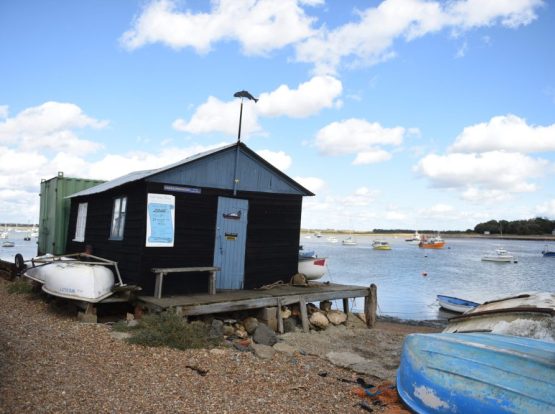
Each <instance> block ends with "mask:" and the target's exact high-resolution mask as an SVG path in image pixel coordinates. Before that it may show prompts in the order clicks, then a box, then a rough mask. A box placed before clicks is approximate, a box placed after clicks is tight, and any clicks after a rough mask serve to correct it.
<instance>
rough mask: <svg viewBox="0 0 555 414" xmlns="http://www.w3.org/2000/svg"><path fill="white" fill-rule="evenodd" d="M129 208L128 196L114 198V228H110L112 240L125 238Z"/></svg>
mask: <svg viewBox="0 0 555 414" xmlns="http://www.w3.org/2000/svg"><path fill="white" fill-rule="evenodd" d="M126 209H127V197H118V198H115V199H114V210H113V212H112V228H111V229H110V239H111V240H123V228H124V226H125V211H126Z"/></svg>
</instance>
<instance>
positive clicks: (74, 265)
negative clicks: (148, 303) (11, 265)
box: [16, 253, 123, 303]
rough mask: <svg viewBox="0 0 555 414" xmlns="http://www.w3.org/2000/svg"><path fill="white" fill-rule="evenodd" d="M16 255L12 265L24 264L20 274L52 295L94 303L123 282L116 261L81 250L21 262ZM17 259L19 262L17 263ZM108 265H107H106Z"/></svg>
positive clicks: (20, 265) (110, 293)
mask: <svg viewBox="0 0 555 414" xmlns="http://www.w3.org/2000/svg"><path fill="white" fill-rule="evenodd" d="M19 257H20V258H19V259H18V257H17V256H16V266H18V267H25V266H26V268H25V270H24V273H23V276H25V277H27V278H29V279H32V280H34V281H36V282H39V283H40V284H42V290H43V291H45V292H46V293H49V294H51V295H54V296H59V297H62V298H66V299H74V300H79V301H83V302H91V303H96V302H100V301H101V300H103V299H105V298H107V297H108V296H110V295H112V294H113V293H114V287H115V286H116V283H115V277H114V272H113V271H112V270H111V269H110V268H109V267H112V268H113V269H114V270H115V273H116V275H117V278H118V285H119V286H123V283H122V281H121V276H120V274H119V269H118V267H117V263H116V262H112V261H110V260H106V259H103V258H100V257H96V256H92V255H89V254H85V253H80V254H75V255H67V256H53V255H51V254H47V255H45V256H39V257H35V258H34V259H32V260H30V261H28V262H26V263H27V264H25V262H23V258H22V257H21V256H20V255H19ZM18 261H19V262H20V263H19V264H18ZM108 266H109V267H108Z"/></svg>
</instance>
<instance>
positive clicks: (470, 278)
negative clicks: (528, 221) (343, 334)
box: [300, 235, 555, 320]
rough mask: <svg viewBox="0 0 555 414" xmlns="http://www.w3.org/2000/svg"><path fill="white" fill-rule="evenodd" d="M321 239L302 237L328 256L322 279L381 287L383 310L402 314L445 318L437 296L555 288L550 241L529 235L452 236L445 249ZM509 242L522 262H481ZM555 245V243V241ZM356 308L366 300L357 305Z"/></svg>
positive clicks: (487, 296) (482, 296) (484, 296)
mask: <svg viewBox="0 0 555 414" xmlns="http://www.w3.org/2000/svg"><path fill="white" fill-rule="evenodd" d="M326 237H327V236H326V235H324V236H323V237H321V238H316V237H314V236H311V238H309V239H307V238H305V237H304V236H303V237H301V240H300V243H301V245H303V247H304V250H314V251H315V252H316V253H317V254H318V256H320V257H327V258H328V263H327V267H328V269H327V272H326V274H325V275H324V276H323V277H322V278H321V279H320V280H322V281H331V282H333V283H341V284H351V285H363V286H369V285H370V284H371V283H374V284H376V285H377V287H378V314H379V315H387V316H393V317H397V318H400V319H412V320H425V319H445V318H448V317H452V316H454V314H452V313H449V312H444V311H442V310H441V311H440V310H439V306H438V304H437V302H436V295H438V294H443V295H450V296H456V297H460V298H463V299H468V300H472V301H475V302H484V301H486V300H491V299H494V298H498V297H503V296H506V295H512V294H514V293H519V292H525V291H537V290H542V291H551V292H555V257H543V256H542V254H541V251H542V250H543V249H544V247H545V243H544V242H541V241H528V240H524V241H523V240H493V239H467V238H460V239H446V245H445V247H444V248H443V249H439V250H435V249H421V248H419V247H418V246H417V245H411V244H409V243H407V242H405V241H404V239H403V238H393V237H389V238H388V237H383V238H380V240H385V241H387V242H389V244H390V245H391V247H392V250H389V251H379V250H374V249H372V247H371V244H372V240H373V238H372V237H366V236H364V237H362V236H357V237H356V239H357V242H358V245H356V246H343V245H342V244H341V240H342V239H343V238H345V237H346V236H337V239H338V243H330V242H329V241H328V240H327V238H326ZM499 247H504V248H505V249H507V250H508V251H509V252H510V253H511V254H513V255H514V256H515V258H516V259H517V260H518V263H495V262H484V261H481V257H482V256H483V255H484V254H487V253H491V252H493V251H494V250H495V249H496V248H499ZM551 247H552V248H555V245H551ZM351 306H352V308H353V309H354V310H356V311H361V310H362V309H363V307H364V304H363V302H362V300H356V301H354V302H353V303H352V304H351Z"/></svg>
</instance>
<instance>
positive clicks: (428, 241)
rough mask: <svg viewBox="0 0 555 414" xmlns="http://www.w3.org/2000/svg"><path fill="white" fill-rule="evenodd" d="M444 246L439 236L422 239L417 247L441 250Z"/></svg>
mask: <svg viewBox="0 0 555 414" xmlns="http://www.w3.org/2000/svg"><path fill="white" fill-rule="evenodd" d="M444 246H445V241H444V240H443V239H442V238H441V236H440V235H439V234H437V235H436V236H434V237H430V238H427V237H425V236H424V237H422V238H421V240H420V243H418V247H420V248H422V249H443V247H444Z"/></svg>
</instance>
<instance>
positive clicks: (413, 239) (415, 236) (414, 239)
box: [405, 230, 420, 244]
mask: <svg viewBox="0 0 555 414" xmlns="http://www.w3.org/2000/svg"><path fill="white" fill-rule="evenodd" d="M405 241H406V242H407V243H410V244H418V243H420V233H418V230H416V231H415V232H414V234H413V235H412V237H410V238H408V239H405Z"/></svg>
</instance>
